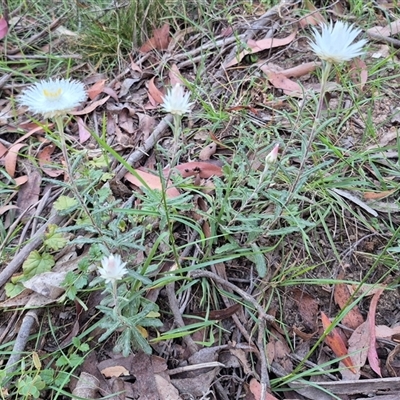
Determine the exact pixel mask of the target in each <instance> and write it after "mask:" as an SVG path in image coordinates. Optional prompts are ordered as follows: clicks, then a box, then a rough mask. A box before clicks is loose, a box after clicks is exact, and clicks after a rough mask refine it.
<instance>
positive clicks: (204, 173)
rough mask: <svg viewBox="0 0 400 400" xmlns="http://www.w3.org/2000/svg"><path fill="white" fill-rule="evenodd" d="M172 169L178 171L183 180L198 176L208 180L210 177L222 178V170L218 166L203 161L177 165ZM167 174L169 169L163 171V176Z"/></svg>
mask: <svg viewBox="0 0 400 400" xmlns="http://www.w3.org/2000/svg"><path fill="white" fill-rule="evenodd" d="M174 169H176V170H178V171H179V172H180V173H181V175H182V176H183V177H184V178H187V177H189V176H195V175H199V177H200V178H202V179H208V178H211V177H212V176H222V175H223V172H222V168H221V167H219V166H218V165H215V164H212V163H208V162H204V161H191V162H187V163H183V164H179V165H177V166H176V167H174ZM168 174H169V168H166V169H165V170H164V175H165V176H167V175H168Z"/></svg>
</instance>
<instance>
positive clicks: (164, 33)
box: [139, 24, 171, 53]
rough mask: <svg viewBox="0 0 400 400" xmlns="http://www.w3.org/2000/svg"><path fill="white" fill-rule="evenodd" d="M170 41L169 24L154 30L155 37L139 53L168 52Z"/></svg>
mask: <svg viewBox="0 0 400 400" xmlns="http://www.w3.org/2000/svg"><path fill="white" fill-rule="evenodd" d="M170 40H171V38H170V36H169V24H164V25H163V26H162V27H161V28H158V29H154V32H153V37H152V38H150V39H149V40H147V41H146V42H145V43H144V44H143V45H142V47H141V48H140V49H139V51H141V52H142V53H148V52H149V51H151V50H166V49H167V48H168V45H169V42H170Z"/></svg>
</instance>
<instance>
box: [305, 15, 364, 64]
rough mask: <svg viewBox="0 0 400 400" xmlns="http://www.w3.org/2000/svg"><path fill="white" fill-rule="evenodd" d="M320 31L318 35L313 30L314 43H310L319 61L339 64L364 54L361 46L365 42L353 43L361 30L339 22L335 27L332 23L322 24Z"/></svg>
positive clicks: (315, 30)
mask: <svg viewBox="0 0 400 400" xmlns="http://www.w3.org/2000/svg"><path fill="white" fill-rule="evenodd" d="M321 29H322V32H321V33H319V32H318V30H317V29H316V28H313V30H314V42H310V46H311V48H312V49H313V51H314V53H315V54H316V55H317V56H318V57H319V58H320V59H321V60H324V61H327V62H329V63H332V64H339V63H342V62H344V61H349V60H351V59H352V58H354V57H358V56H360V55H362V54H364V50H363V46H364V45H365V44H366V43H367V40H366V39H361V40H359V41H358V42H356V43H353V42H354V39H355V38H356V37H357V36H358V35H359V34H360V33H361V29H358V28H355V27H354V26H353V25H349V24H347V23H346V22H341V21H338V22H336V23H335V25H333V24H332V22H331V23H330V24H329V25H327V24H322V25H321Z"/></svg>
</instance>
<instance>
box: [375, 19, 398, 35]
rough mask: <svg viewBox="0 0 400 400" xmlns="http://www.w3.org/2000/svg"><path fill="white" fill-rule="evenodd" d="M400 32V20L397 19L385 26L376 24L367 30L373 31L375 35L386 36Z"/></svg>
mask: <svg viewBox="0 0 400 400" xmlns="http://www.w3.org/2000/svg"><path fill="white" fill-rule="evenodd" d="M399 32H400V20H399V19H398V20H396V21H394V22H392V23H390V24H389V25H386V26H385V27H381V26H374V27H373V28H370V29H368V30H367V33H372V34H374V35H380V36H384V37H388V36H393V35H396V34H397V33H399Z"/></svg>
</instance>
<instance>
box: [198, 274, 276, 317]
mask: <svg viewBox="0 0 400 400" xmlns="http://www.w3.org/2000/svg"><path fill="white" fill-rule="evenodd" d="M190 276H191V277H192V278H209V279H212V280H213V281H215V282H217V283H220V284H221V285H223V286H225V287H227V288H229V289H232V290H233V291H234V292H236V293H237V294H238V295H240V296H241V297H242V298H243V300H246V301H248V302H249V303H250V304H251V305H252V306H253V307H254V308H255V309H256V310H257V312H258V314H259V315H260V317H261V318H263V319H264V320H265V321H275V318H274V317H273V316H272V315H269V314H267V313H266V312H265V311H264V310H263V308H262V307H261V306H260V305H259V304H258V303H257V301H256V300H255V299H254V297H253V296H250V295H249V294H247V293H246V292H245V291H244V290H242V289H240V288H238V287H237V286H236V285H234V284H233V283H231V282H228V281H227V280H225V279H223V278H221V277H220V276H218V275H216V274H213V273H212V272H209V271H193V272H191V274H190Z"/></svg>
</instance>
